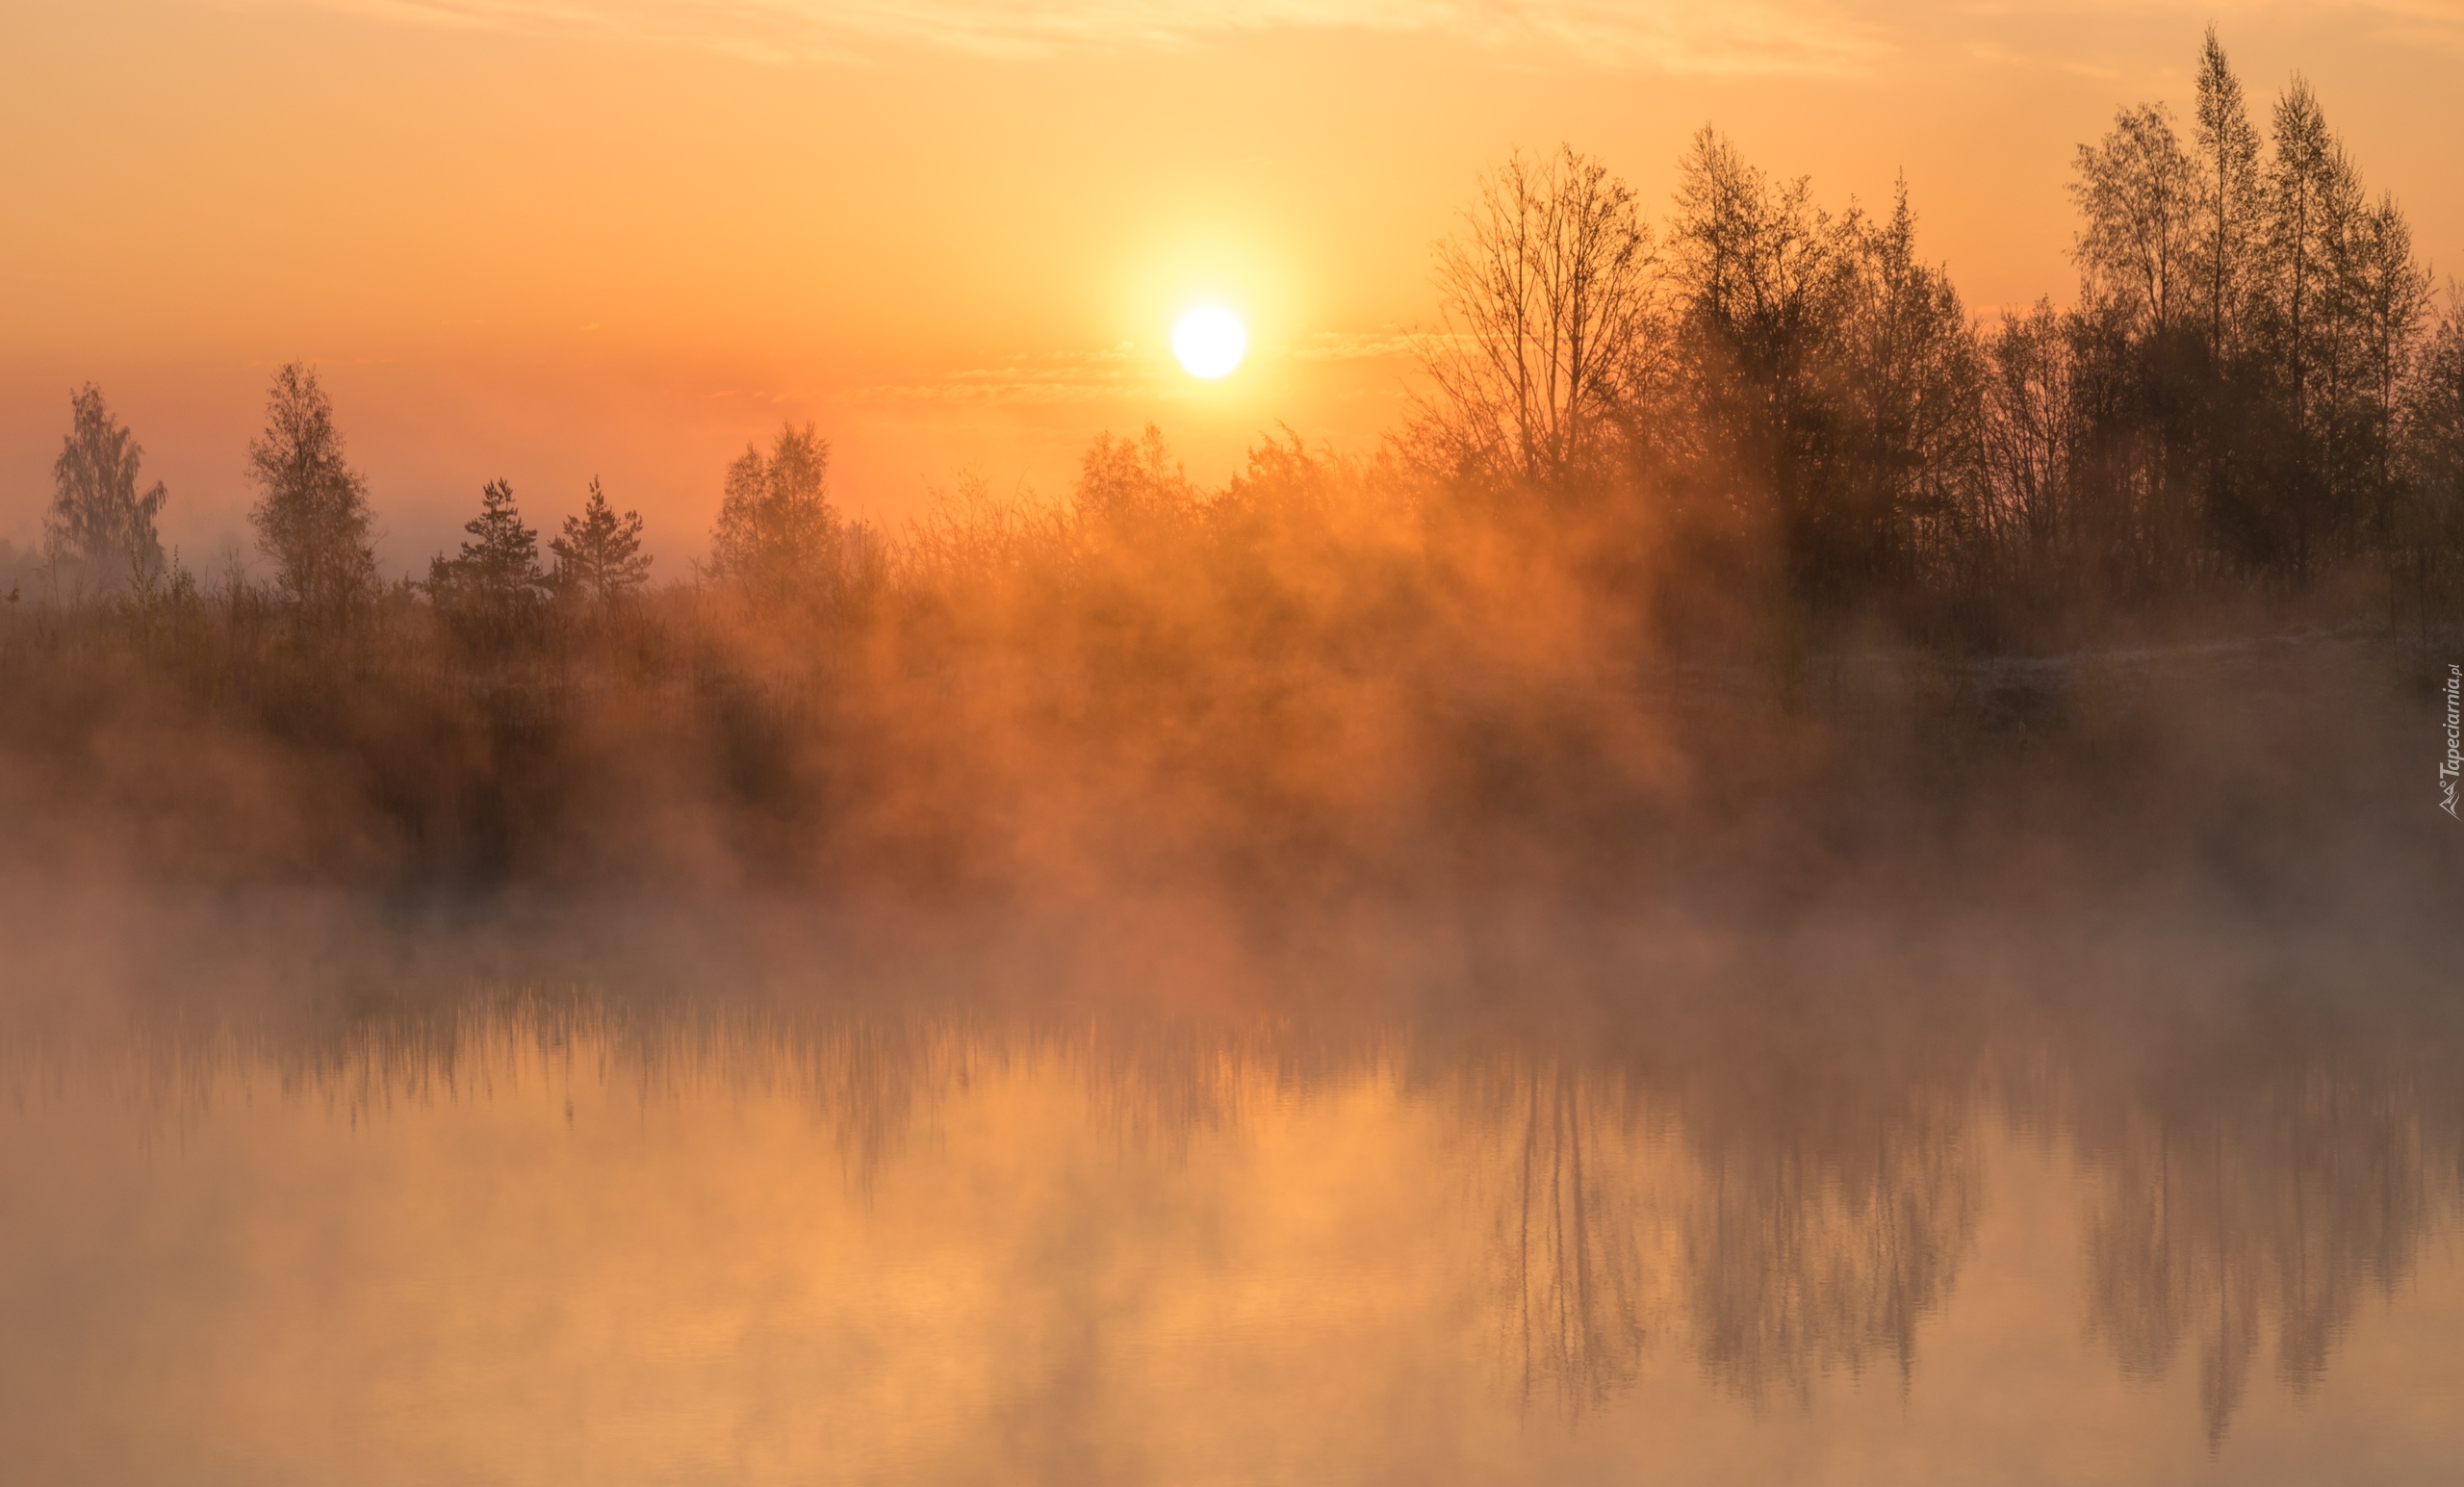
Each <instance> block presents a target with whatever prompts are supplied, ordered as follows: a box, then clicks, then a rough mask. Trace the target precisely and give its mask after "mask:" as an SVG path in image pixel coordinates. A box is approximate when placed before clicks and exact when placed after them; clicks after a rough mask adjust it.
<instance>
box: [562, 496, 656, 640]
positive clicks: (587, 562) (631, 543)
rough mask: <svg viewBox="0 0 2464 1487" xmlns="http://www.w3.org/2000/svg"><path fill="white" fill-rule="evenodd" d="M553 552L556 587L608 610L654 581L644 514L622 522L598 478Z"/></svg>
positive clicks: (567, 521)
mask: <svg viewBox="0 0 2464 1487" xmlns="http://www.w3.org/2000/svg"><path fill="white" fill-rule="evenodd" d="M548 547H549V550H550V551H552V552H554V553H555V554H556V580H557V582H558V583H559V584H562V585H565V586H568V587H570V588H572V589H574V590H576V591H578V592H579V593H581V594H584V595H587V596H588V597H589V598H590V600H591V601H592V602H595V603H597V604H599V605H600V606H601V607H603V608H604V607H606V606H608V605H611V604H614V603H616V602H619V601H620V600H623V599H625V598H626V597H628V596H629V595H630V594H631V593H632V592H633V591H634V590H636V589H638V588H640V587H641V586H642V585H643V584H645V583H648V582H649V581H650V577H651V560H650V557H649V555H648V554H646V553H644V552H643V551H642V514H641V513H640V512H638V511H628V512H626V513H625V514H624V515H623V516H622V517H619V516H617V514H616V512H615V510H614V508H613V507H611V506H609V505H608V504H607V497H606V495H605V494H604V493H603V492H602V491H601V490H600V488H599V481H598V479H597V477H595V476H594V477H593V478H592V480H591V482H590V500H589V501H588V503H586V504H585V505H584V506H583V507H582V513H581V515H579V516H578V517H572V516H569V517H567V518H565V530H564V535H563V536H561V537H558V538H556V539H555V540H554V541H553V542H551V543H549V544H548Z"/></svg>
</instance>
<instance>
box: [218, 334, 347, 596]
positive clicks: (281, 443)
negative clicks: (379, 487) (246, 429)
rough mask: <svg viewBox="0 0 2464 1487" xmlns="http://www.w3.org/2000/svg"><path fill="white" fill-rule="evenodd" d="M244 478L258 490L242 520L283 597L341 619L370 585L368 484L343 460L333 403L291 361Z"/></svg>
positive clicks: (277, 377)
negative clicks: (270, 563)
mask: <svg viewBox="0 0 2464 1487" xmlns="http://www.w3.org/2000/svg"><path fill="white" fill-rule="evenodd" d="M248 475H249V477H250V478H251V479H253V480H254V481H255V482H256V483H257V487H258V490H259V491H260V492H261V494H260V496H259V497H258V500H257V503H256V504H255V505H254V506H252V507H250V508H249V511H248V521H249V524H250V525H251V526H255V527H256V529H257V545H258V547H259V548H260V549H262V550H263V551H264V552H265V553H266V555H267V556H268V557H270V558H272V559H273V560H274V565H275V582H276V583H277V585H278V586H279V587H280V589H281V591H282V593H283V594H284V596H285V597H287V598H288V599H290V600H291V601H292V602H295V603H296V604H298V605H300V606H301V607H302V608H303V609H305V610H308V611H311V612H313V613H315V614H318V615H321V616H324V617H328V618H338V617H340V616H341V615H342V614H344V613H345V612H347V610H348V609H349V608H350V606H351V605H352V603H353V602H356V601H358V600H360V599H361V598H363V597H365V596H366V595H367V593H368V592H369V590H370V589H371V588H372V587H373V585H374V583H375V580H376V552H375V549H374V547H373V545H372V541H371V528H372V526H373V525H374V524H373V519H372V517H371V516H370V514H369V509H368V482H367V481H366V480H365V479H363V478H362V477H361V476H360V474H359V473H358V472H356V471H354V470H352V469H351V468H350V466H349V465H348V464H347V463H346V462H345V460H344V458H343V439H342V435H341V434H340V433H339V432H338V431H336V429H335V428H334V409H333V403H332V402H331V400H330V399H328V398H327V397H325V391H324V389H323V388H321V387H320V386H319V385H318V382H317V373H316V372H315V371H313V370H312V369H310V368H307V367H303V366H301V365H299V364H298V363H297V362H293V363H290V364H289V365H287V366H285V367H284V368H283V369H282V370H281V371H280V372H275V373H274V379H273V390H272V394H271V396H270V397H269V398H268V399H267V403H266V427H265V432H263V433H261V434H259V435H258V436H257V437H256V438H255V439H252V440H250V441H249V443H248Z"/></svg>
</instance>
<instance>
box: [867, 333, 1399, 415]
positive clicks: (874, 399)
mask: <svg viewBox="0 0 2464 1487" xmlns="http://www.w3.org/2000/svg"><path fill="white" fill-rule="evenodd" d="M1421 347H1422V341H1421V339H1420V338H1416V337H1415V336H1413V335H1412V334H1411V333H1410V332H1408V331H1404V330H1401V329H1398V328H1394V327H1389V328H1386V329H1383V330H1369V331H1316V332H1312V333H1310V334H1307V335H1303V336H1300V337H1298V338H1296V339H1295V340H1293V341H1291V342H1289V343H1283V344H1270V345H1262V346H1253V347H1252V348H1251V349H1250V353H1249V358H1250V361H1251V362H1253V363H1256V364H1261V365H1270V364H1272V363H1276V362H1299V363H1324V362H1378V361H1391V362H1395V363H1397V364H1398V365H1405V364H1408V363H1409V362H1410V361H1411V360H1412V358H1413V357H1415V356H1416V355H1418V354H1419V351H1420V350H1421ZM1193 391H1195V389H1194V386H1193V384H1192V383H1191V382H1190V380H1189V378H1188V377H1187V376H1186V375H1185V374H1184V373H1183V372H1181V371H1180V369H1179V368H1178V367H1176V366H1175V365H1174V364H1173V362H1172V358H1171V356H1170V354H1169V353H1168V351H1166V350H1165V349H1164V348H1163V347H1162V346H1139V345H1136V344H1135V343H1131V342H1126V341H1125V342H1122V343H1121V344H1120V345H1118V346H1107V347H1105V348H1103V349H1101V350H1092V351H1084V350H1082V351H1046V352H1040V353H1036V354H1027V353H1023V352H1021V353H1019V354H1016V355H1012V356H1003V357H999V358H996V359H994V360H992V361H989V362H988V363H986V364H984V365H982V366H976V367H966V368H961V369H958V370H955V371H951V372H941V373H938V374H934V375H928V376H924V377H920V378H917V379H914V380H911V381H905V382H884V383H876V384H874V385H872V386H869V387H863V388H859V389H857V390H856V392H855V393H854V395H853V396H854V399H855V400H856V401H858V402H860V403H867V404H872V405H875V406H888V405H898V404H914V403H943V404H947V403H976V404H1006V405H1017V404H1058V403H1095V402H1106V401H1115V400H1122V399H1139V400H1149V401H1151V400H1153V399H1155V398H1158V397H1166V398H1169V397H1182V396H1188V395H1190V394H1192V393H1193Z"/></svg>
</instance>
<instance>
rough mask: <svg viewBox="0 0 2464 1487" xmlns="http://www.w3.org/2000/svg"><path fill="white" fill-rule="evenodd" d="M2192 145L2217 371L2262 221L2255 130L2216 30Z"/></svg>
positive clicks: (2232, 333)
mask: <svg viewBox="0 0 2464 1487" xmlns="http://www.w3.org/2000/svg"><path fill="white" fill-rule="evenodd" d="M2197 143H2198V164H2197V169H2198V213H2199V225H2198V240H2199V241H2198V253H2199V290H2200V295H2199V298H2200V299H2201V301H2202V305H2201V308H2202V310H2203V311H2204V312H2205V313H2204V316H2203V320H2205V322H2206V329H2207V348H2208V355H2209V357H2210V359H2211V360H2212V361H2213V362H2214V363H2215V364H2216V365H2217V366H2219V367H2222V366H2223V365H2224V364H2225V363H2226V362H2227V360H2228V359H2229V358H2230V357H2232V356H2233V355H2234V354H2235V353H2236V352H2237V351H2238V350H2239V348H2240V345H2241V332H2242V320H2243V315H2244V310H2243V299H2244V296H2245V295H2247V294H2248V293H2249V288H2250V284H2249V280H2250V276H2251V273H2252V271H2253V270H2252V264H2251V257H2252V254H2253V253H2254V252H2255V250H2256V248H2257V245H2258V241H2259V235H2260V232H2261V228H2262V219H2261V201H2260V179H2259V132H2258V130H2257V129H2256V128H2255V127H2253V126H2252V125H2251V123H2250V114H2249V109H2248V106H2247V105H2246V104H2245V103H2244V102H2243V98H2242V81H2241V79H2240V78H2237V77H2235V76H2234V75H2233V67H2232V64H2230V63H2229V62H2227V61H2226V59H2225V56H2224V48H2223V46H2222V44H2221V43H2220V42H2219V41H2218V40H2217V38H2216V28H2215V27H2214V26H2210V27H2208V28H2207V39H2206V42H2205V44H2204V45H2202V46H2201V47H2200V49H2199V60H2198V137H2197Z"/></svg>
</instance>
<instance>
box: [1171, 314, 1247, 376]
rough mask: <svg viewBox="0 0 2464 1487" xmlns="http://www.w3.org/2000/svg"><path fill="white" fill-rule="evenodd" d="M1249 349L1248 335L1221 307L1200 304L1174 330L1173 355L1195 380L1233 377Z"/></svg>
mask: <svg viewBox="0 0 2464 1487" xmlns="http://www.w3.org/2000/svg"><path fill="white" fill-rule="evenodd" d="M1248 349H1249V334H1248V332H1247V331H1245V330H1243V329H1242V328H1241V322H1240V321H1239V320H1235V319H1233V317H1232V312H1231V311H1229V310H1226V309H1224V308H1222V307H1221V306H1219V305H1200V306H1199V307H1198V308H1196V309H1194V310H1192V311H1191V312H1190V313H1189V314H1187V315H1184V316H1182V317H1181V322H1180V323H1179V324H1178V325H1175V326H1173V327H1172V354H1173V355H1174V356H1176V357H1179V358H1180V362H1181V366H1182V367H1183V368H1184V369H1185V370H1187V371H1188V372H1189V374H1190V375H1191V376H1193V377H1208V378H1214V377H1220V376H1226V375H1229V374H1230V372H1231V371H1232V369H1233V368H1235V367H1238V366H1239V365H1241V357H1242V354H1243V353H1244V352H1245V351H1247V350H1248Z"/></svg>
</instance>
